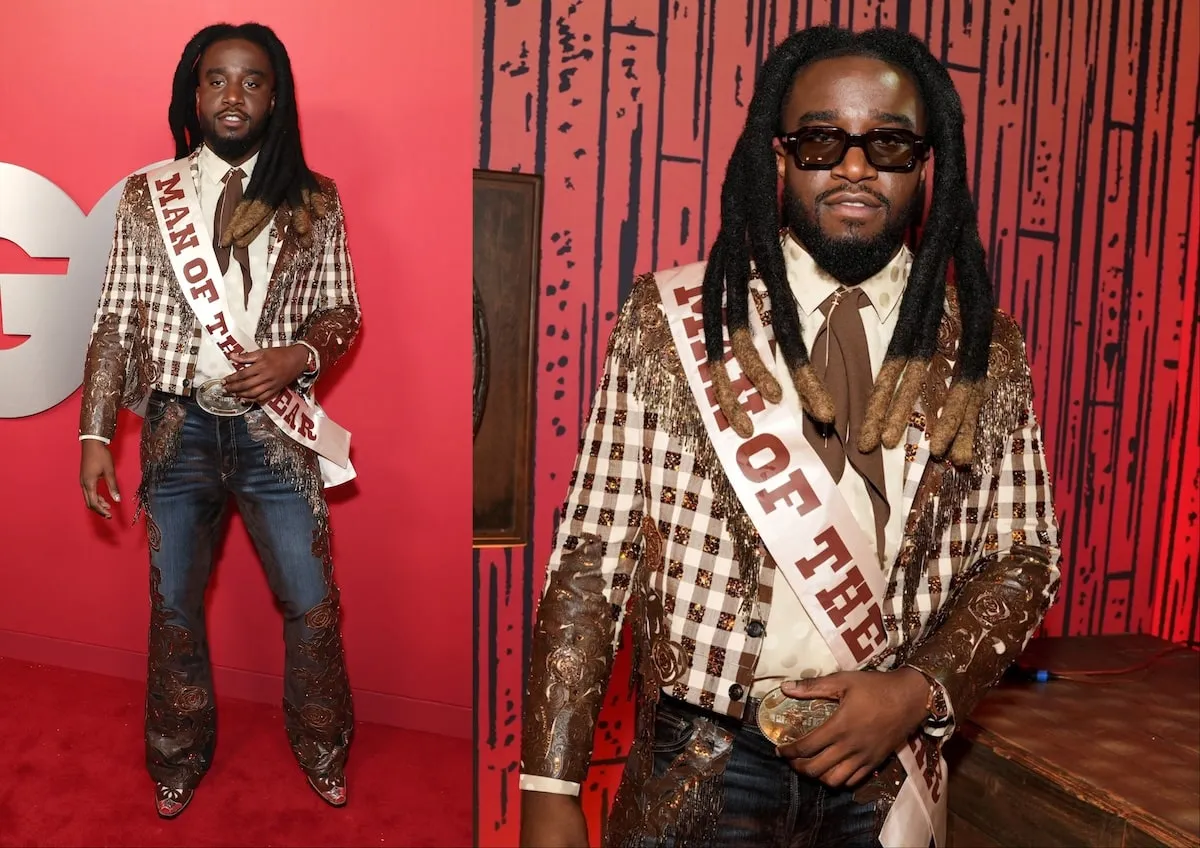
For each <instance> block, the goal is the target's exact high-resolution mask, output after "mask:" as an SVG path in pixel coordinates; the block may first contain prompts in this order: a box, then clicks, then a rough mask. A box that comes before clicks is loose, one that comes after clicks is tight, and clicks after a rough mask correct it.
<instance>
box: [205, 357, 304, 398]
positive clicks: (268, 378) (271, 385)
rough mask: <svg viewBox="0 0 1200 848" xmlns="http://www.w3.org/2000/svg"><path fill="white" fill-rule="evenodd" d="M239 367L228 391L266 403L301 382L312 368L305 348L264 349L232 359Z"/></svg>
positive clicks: (228, 384)
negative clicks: (302, 375)
mask: <svg viewBox="0 0 1200 848" xmlns="http://www.w3.org/2000/svg"><path fill="white" fill-rule="evenodd" d="M231 358H232V359H233V362H234V364H235V365H236V366H237V367H238V370H237V372H236V373H234V374H231V375H230V376H228V377H226V378H225V391H227V392H229V394H231V395H235V396H237V397H240V398H242V399H243V400H250V401H254V402H255V403H266V402H267V401H269V400H270V399H271V398H273V397H275V395H277V394H279V393H280V392H281V391H282V390H283V389H284V388H285V387H287V386H290V385H291V384H292V383H294V382H296V380H297V379H299V377H300V375H301V374H303V373H304V367H305V366H306V365H307V364H308V348H306V347H305V346H304V345H288V346H287V347H264V348H260V349H259V350H256V351H253V352H252V353H235V354H233V356H232V357H231Z"/></svg>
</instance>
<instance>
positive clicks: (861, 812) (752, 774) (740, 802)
mask: <svg viewBox="0 0 1200 848" xmlns="http://www.w3.org/2000/svg"><path fill="white" fill-rule="evenodd" d="M700 715H702V713H701V711H700V710H699V709H698V708H696V707H693V706H691V705H689V704H685V703H683V702H682V701H676V700H674V699H669V698H666V697H664V698H663V699H662V701H660V702H659V705H658V711H657V715H656V718H655V728H654V777H658V776H659V775H661V774H663V773H664V772H665V771H666V770H667V769H668V767H669V766H670V765H671V762H672V761H673V760H674V759H675V758H676V757H677V756H678V755H679V753H680V752H681V751H683V749H684V746H686V745H687V742H688V740H689V739H690V738H691V734H692V726H693V722H694V721H695V720H696V718H697V717H698V716H700ZM705 717H707V718H710V719H711V718H712V715H711V714H708V715H706V716H705ZM723 724H725V725H726V726H727V727H733V725H734V723H733V722H732V721H730V722H723ZM737 724H738V725H740V726H739V727H738V728H737V730H736V731H735V736H734V740H733V751H732V754H731V755H730V758H729V762H728V764H727V765H726V768H725V774H724V782H723V794H724V804H723V807H722V810H721V815H720V818H718V820H717V840H716V844H717V845H718V846H720V848H744V846H761V848H877V846H878V845H879V840H878V838H877V836H876V833H875V805H874V804H859V803H857V802H856V801H855V800H854V798H853V797H852V795H853V793H852V791H850V790H846V789H830V788H828V787H826V786H825V785H824V784H822V783H820V782H819V781H817V780H813V779H811V778H808V777H805V776H804V775H801V774H799V773H798V772H796V771H795V769H793V768H792V767H791V766H790V765H789V764H788V762H787V761H786V760H784V759H782V758H781V757H779V756H778V755H777V754H776V753H775V746H774V745H773V744H772V743H771V742H770V741H768V740H767V738H766V737H765V736H763V735H762V732H761V731H759V729H758V728H757V727H753V726H747V725H741V724H740V722H738V723H737ZM667 844H668V845H671V844H672V843H671V842H670V841H668V843H667Z"/></svg>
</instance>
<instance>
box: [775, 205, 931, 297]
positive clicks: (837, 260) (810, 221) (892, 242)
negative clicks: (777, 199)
mask: <svg viewBox="0 0 1200 848" xmlns="http://www.w3.org/2000/svg"><path fill="white" fill-rule="evenodd" d="M840 190H841V189H835V190H834V191H840ZM829 193H830V194H832V193H833V192H832V191H831V192H829ZM871 196H872V197H874V198H875V199H877V200H878V201H879V202H880V203H882V204H883V208H884V212H885V214H886V215H887V220H886V223H885V224H884V227H883V230H881V231H880V232H879V233H878V234H877V235H875V236H856V235H849V236H842V237H839V238H834V237H832V236H828V235H826V234H825V233H824V232H823V231H822V230H821V225H820V224H818V223H817V219H816V215H815V214H813V212H812V210H811V209H809V208H808V207H806V206H805V205H804V204H803V203H802V202H801V201H800V199H799V198H798V197H796V195H795V194H794V193H793V192H792V190H791V187H790V186H788V185H786V184H785V185H784V187H783V223H784V225H785V226H787V228H788V229H790V230H791V231H792V233H793V235H795V236H796V238H797V239H798V240H799V242H800V244H801V246H803V247H804V249H805V250H806V251H808V254H809V255H810V256H811V257H812V258H813V261H814V262H816V263H817V267H819V268H820V269H821V270H823V271H824V272H825V273H827V274H829V275H830V276H831V277H833V278H834V279H835V280H837V281H838V282H839V283H841V284H842V285H846V286H857V285H858V284H859V283H861V282H864V281H865V280H869V279H870V278H871V277H873V276H875V275H876V274H878V273H879V272H880V271H882V270H883V269H884V268H885V267H887V264H888V263H889V262H891V261H892V257H894V256H895V255H896V252H897V251H898V250H900V246H901V245H902V244H904V240H905V235H906V233H907V231H908V228H909V225H911V224H912V223H913V222H915V221H916V220H917V219H918V218H919V216H920V215H921V212H922V211H923V208H924V201H925V193H924V191H921V190H918V191H916V192H915V193H914V194H913V196H912V199H911V200H910V201H909V202H908V204H907V205H906V206H905V207H904V208H903V209H901V210H900V213H899V214H893V213H892V204H891V202H890V201H889V200H888V199H887V198H886V197H884V196H883V195H881V194H876V193H875V192H871ZM819 200H820V197H819V196H818V202H819Z"/></svg>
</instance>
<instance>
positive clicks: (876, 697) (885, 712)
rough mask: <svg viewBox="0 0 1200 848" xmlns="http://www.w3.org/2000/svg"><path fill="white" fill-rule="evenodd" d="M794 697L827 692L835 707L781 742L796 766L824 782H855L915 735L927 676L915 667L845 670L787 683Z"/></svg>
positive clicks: (786, 688) (926, 696)
mask: <svg viewBox="0 0 1200 848" xmlns="http://www.w3.org/2000/svg"><path fill="white" fill-rule="evenodd" d="M782 689H783V694H785V695H787V696H788V697H790V698H801V699H804V698H826V699H831V700H836V701H838V702H840V703H839V705H838V708H837V711H836V712H834V714H833V715H832V716H831V717H830V718H829V720H828V721H826V722H825V723H824V724H822V725H821V726H820V727H818V728H817V729H816V730H814V731H812V733H809V734H808V735H807V736H805V737H804V738H803V739H800V740H797V741H796V742H791V743H789V744H787V745H781V746H780V747H779V755H780V756H781V757H784V758H785V759H787V760H790V761H791V765H792V768H794V769H795V770H796V771H798V772H800V773H801V774H805V775H808V776H809V777H813V778H816V779H818V780H820V781H821V782H822V783H824V784H825V785H826V786H832V787H838V786H855V785H857V784H859V783H861V782H862V781H864V780H866V779H867V778H868V777H870V776H871V772H872V771H873V770H874V769H875V768H876V767H878V766H879V764H880V763H882V762H883V761H884V760H885V759H887V756H888V754H891V753H892V752H893V751H895V750H896V749H897V748H899V747H900V746H901V745H902V744H903V743H904V742H906V741H907V740H908V739H909V738H911V737H912V735H913V733H915V732H916V730H917V728H918V727H920V726H921V723H922V722H923V721H924V720H925V718H926V717H927V713H926V705H927V704H928V699H929V681H928V680H926V679H925V676H924V675H923V674H921V672H919V671H916V670H915V669H911V668H899V669H896V670H895V671H842V672H838V673H836V674H831V675H829V676H827V677H814V678H810V679H807V680H797V681H792V682H789V683H785V684H784V685H783V687H782Z"/></svg>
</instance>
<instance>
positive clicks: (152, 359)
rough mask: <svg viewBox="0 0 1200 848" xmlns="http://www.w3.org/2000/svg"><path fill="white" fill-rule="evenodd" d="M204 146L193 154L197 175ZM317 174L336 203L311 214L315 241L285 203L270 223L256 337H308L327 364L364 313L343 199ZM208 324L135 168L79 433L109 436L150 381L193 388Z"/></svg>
mask: <svg viewBox="0 0 1200 848" xmlns="http://www.w3.org/2000/svg"><path fill="white" fill-rule="evenodd" d="M198 153H199V148H197V150H196V151H195V152H193V153H192V154H191V155H190V156H189V157H188V161H189V163H190V165H191V172H192V179H193V180H197V181H198V180H199V164H198ZM316 177H317V182H318V184H319V185H320V187H321V193H322V194H323V195H324V196H325V198H326V199H327V201H328V211H327V213H326V215H325V217H323V218H317V217H315V216H314V217H313V220H312V232H311V235H312V244H311V246H310V247H304V246H303V245H301V243H300V240H299V238H298V237H297V235H296V233H295V232H294V231H293V230H292V228H291V226H290V219H291V216H290V214H289V212H288V210H287V208H286V206H283V207H281V208H280V210H279V211H278V212H277V213H276V215H275V218H274V219H273V220H272V221H271V223H270V225H269V228H268V233H267V238H268V240H269V241H268V253H267V272H268V283H267V285H268V289H267V295H266V300H265V302H264V303H263V310H262V315H261V318H260V319H259V322H258V327H257V328H256V331H255V341H256V342H257V343H258V344H259V346H261V347H275V346H281V345H289V344H294V343H295V342H297V341H300V340H303V341H306V342H308V343H309V344H311V345H312V346H313V347H314V348H316V349H317V352H318V355H319V357H320V367H321V370H322V371H324V370H325V369H328V368H329V367H330V366H332V365H333V364H334V363H335V362H336V361H337V360H338V359H340V358H341V357H342V356H343V355H344V354H345V352H346V351H347V350H348V349H349V347H350V345H351V344H352V343H353V341H354V339H355V337H356V336H357V334H358V328H359V324H360V322H361V314H360V311H359V304H358V293H357V289H356V287H355V283H354V266H353V263H352V262H351V261H350V253H349V251H348V249H347V247H346V228H345V221H344V216H343V213H342V205H341V199H340V198H339V196H338V193H337V187H336V186H335V185H334V183H333V181H332V180H330V179H328V178H327V177H324V176H321V175H319V174H318V175H316ZM200 334H201V330H200V327H199V326H198V325H197V323H196V319H195V315H193V313H192V310H191V308H190V307H189V306H188V304H187V301H186V300H185V299H184V297H183V293H182V292H181V291H180V288H179V283H178V281H177V280H176V279H175V272H174V270H173V269H172V267H171V262H170V257H169V256H168V255H167V248H166V244H165V243H164V241H163V238H162V234H161V232H160V230H159V227H158V220H157V218H156V217H155V214H154V207H153V200H152V197H151V194H150V188H149V184H148V182H147V179H146V175H145V174H138V175H135V176H133V177H130V178H129V180H128V181H127V182H126V184H125V189H124V192H123V194H122V196H121V201H120V203H119V205H118V207H117V221H116V231H115V232H114V234H113V246H112V252H111V253H110V254H109V259H108V268H107V270H106V272H105V275H104V286H103V288H102V290H101V293H100V303H99V306H98V307H97V310H96V319H95V322H94V324H93V327H92V338H91V343H90V345H89V348H88V356H87V363H86V365H85V369H84V393H83V405H82V410H81V414H80V430H79V432H80V435H96V436H102V437H104V438H106V439H111V438H112V436H113V433H114V431H115V430H116V423H117V413H118V411H119V410H120V407H121V406H122V405H126V406H136V405H137V403H138V402H139V401H140V399H142V398H144V397H145V395H146V394H147V393H148V392H149V391H150V390H151V389H158V390H160V391H163V392H167V393H169V394H175V395H190V394H191V392H192V389H193V386H192V382H193V378H194V376H195V371H196V360H197V357H198V354H199V350H200V338H201V335H200Z"/></svg>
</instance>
